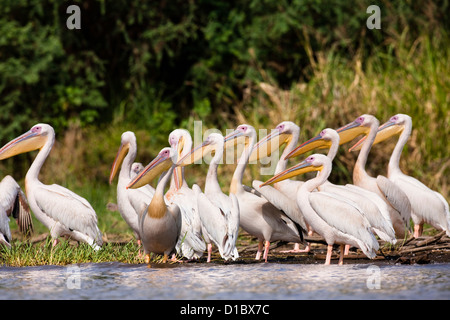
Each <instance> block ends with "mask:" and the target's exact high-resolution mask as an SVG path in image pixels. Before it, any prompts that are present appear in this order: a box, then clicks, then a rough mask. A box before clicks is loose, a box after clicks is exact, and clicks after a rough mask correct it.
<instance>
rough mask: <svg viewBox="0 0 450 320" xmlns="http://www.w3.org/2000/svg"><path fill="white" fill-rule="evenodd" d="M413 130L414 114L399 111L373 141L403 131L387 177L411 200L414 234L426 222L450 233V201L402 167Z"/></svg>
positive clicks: (418, 233)
mask: <svg viewBox="0 0 450 320" xmlns="http://www.w3.org/2000/svg"><path fill="white" fill-rule="evenodd" d="M411 131H412V120H411V117H410V116H408V115H406V114H397V115H395V116H393V117H391V118H390V119H389V121H387V122H386V123H385V124H383V125H382V126H381V127H380V128H379V129H378V133H377V136H376V138H375V141H374V143H373V144H377V143H379V142H382V141H384V140H386V139H388V138H389V137H392V136H394V135H400V136H399V138H398V141H397V144H396V146H395V148H394V150H393V152H392V155H391V158H390V159H389V164H388V173H387V177H388V178H389V180H391V181H392V182H393V183H394V184H396V185H397V186H398V187H399V188H401V189H402V190H403V192H404V193H405V194H406V195H407V196H408V199H409V201H410V203H411V218H412V220H413V223H414V237H416V238H417V237H419V236H421V235H422V231H423V224H424V222H426V223H428V224H430V225H432V226H433V227H435V228H436V229H438V230H445V232H446V234H447V235H448V236H450V213H449V205H448V202H447V201H446V200H445V198H444V197H443V196H442V195H441V194H440V193H438V192H436V191H434V190H431V189H430V188H428V187H427V186H426V185H424V184H423V183H422V182H420V181H419V180H417V179H416V178H413V177H411V176H408V175H406V174H404V173H403V172H402V171H401V169H400V157H401V153H402V150H403V147H404V146H405V144H406V142H407V141H408V139H409V136H410V135H411ZM364 139H365V138H363V139H361V140H360V141H359V142H358V143H357V144H356V145H355V146H353V147H352V148H351V150H357V149H359V147H360V146H361V144H362V142H363V141H364Z"/></svg>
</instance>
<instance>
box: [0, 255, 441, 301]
mask: <svg viewBox="0 0 450 320" xmlns="http://www.w3.org/2000/svg"><path fill="white" fill-rule="evenodd" d="M0 299H69V300H74V299H120V300H126V299H171V300H184V299H190V300H202V299H212V300H216V299H220V300H229V299H231V300H292V299H439V300H444V299H445V300H447V299H450V264H427V265H375V264H347V265H344V266H338V265H331V266H324V265H316V264H281V263H254V264H229V265H223V264H206V263H204V264H196V263H194V264H184V265H176V266H173V265H172V266H169V267H159V266H157V267H153V268H148V267H147V266H146V265H129V264H122V263H116V262H113V263H98V264H92V263H88V264H79V265H69V266H40V267H21V268H16V267H0Z"/></svg>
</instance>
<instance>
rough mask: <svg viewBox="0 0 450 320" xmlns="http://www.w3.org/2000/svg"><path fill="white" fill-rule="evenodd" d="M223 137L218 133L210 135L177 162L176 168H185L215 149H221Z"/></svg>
mask: <svg viewBox="0 0 450 320" xmlns="http://www.w3.org/2000/svg"><path fill="white" fill-rule="evenodd" d="M223 147H224V137H223V136H222V135H221V134H220V133H215V132H213V133H211V134H210V135H209V136H208V137H207V138H206V139H205V140H204V141H203V143H202V144H201V145H199V146H197V147H195V148H194V149H192V151H190V152H189V153H188V154H186V155H185V156H184V157H182V158H181V159H179V160H178V162H177V166H182V167H184V166H187V165H189V164H192V163H195V162H196V161H197V160H199V159H201V158H203V157H204V155H206V154H209V153H211V152H214V151H215V150H217V149H223Z"/></svg>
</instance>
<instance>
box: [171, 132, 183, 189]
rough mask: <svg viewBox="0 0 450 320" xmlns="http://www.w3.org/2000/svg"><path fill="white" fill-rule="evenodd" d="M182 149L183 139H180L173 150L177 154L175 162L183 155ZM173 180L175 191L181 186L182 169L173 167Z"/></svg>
mask: <svg viewBox="0 0 450 320" xmlns="http://www.w3.org/2000/svg"><path fill="white" fill-rule="evenodd" d="M183 147H184V137H181V138H180V139H179V140H178V143H177V144H176V146H175V149H176V152H177V160H178V159H180V158H181V154H182V153H183ZM173 179H174V182H175V188H176V190H178V189H180V188H181V184H182V182H183V168H182V167H175V168H174V169H173Z"/></svg>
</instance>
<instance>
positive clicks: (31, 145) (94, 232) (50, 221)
mask: <svg viewBox="0 0 450 320" xmlns="http://www.w3.org/2000/svg"><path fill="white" fill-rule="evenodd" d="M54 142H55V131H54V130H53V128H52V127H51V126H50V125H48V124H44V123H40V124H37V125H35V126H33V127H32V128H31V129H30V130H29V131H28V132H26V133H24V134H23V135H21V136H19V137H17V138H16V139H14V140H12V141H10V142H8V143H7V144H6V145H4V146H3V147H2V148H1V149H0V160H3V159H7V158H10V157H13V156H15V155H17V154H21V153H25V152H30V151H34V150H39V152H38V154H37V156H36V158H35V159H34V161H33V163H32V164H31V166H30V169H29V170H28V172H27V174H26V176H25V192H26V195H27V199H28V203H29V205H30V208H31V210H32V211H33V213H34V215H35V216H36V218H37V219H38V220H39V221H40V222H41V223H42V224H44V225H45V226H46V227H47V228H48V229H49V230H50V235H51V237H52V239H53V245H56V243H57V241H58V238H59V237H60V236H67V237H70V238H72V239H75V240H77V241H82V242H86V243H88V244H89V245H90V246H91V247H92V248H94V249H95V250H98V249H100V246H101V245H102V233H101V232H100V230H99V228H98V226H97V215H96V213H95V211H94V209H93V208H92V206H91V205H90V204H89V202H88V201H86V199H84V198H82V197H80V196H79V195H77V194H75V193H73V192H72V191H70V190H68V189H66V188H64V187H62V186H59V185H56V184H52V185H45V184H43V183H42V182H40V181H39V179H38V176H39V171H40V170H41V168H42V165H43V164H44V162H45V160H46V159H47V157H48V155H49V153H50V151H51V149H52V147H53V144H54Z"/></svg>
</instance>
